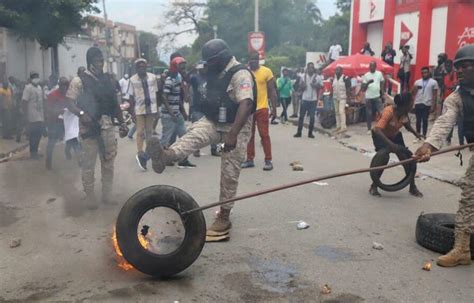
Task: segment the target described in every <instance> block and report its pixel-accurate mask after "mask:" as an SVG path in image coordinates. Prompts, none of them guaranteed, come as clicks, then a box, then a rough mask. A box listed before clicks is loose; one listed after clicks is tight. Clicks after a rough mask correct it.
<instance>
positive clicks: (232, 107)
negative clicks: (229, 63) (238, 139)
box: [202, 64, 257, 123]
mask: <svg viewBox="0 0 474 303" xmlns="http://www.w3.org/2000/svg"><path fill="white" fill-rule="evenodd" d="M240 70H247V71H248V72H249V73H250V75H252V81H253V97H254V98H253V101H254V104H253V110H252V113H254V112H255V111H256V109H257V83H256V82H255V77H254V76H253V74H252V72H251V71H250V70H249V69H248V68H247V67H246V66H245V65H243V64H239V65H236V66H234V67H232V68H230V69H229V70H228V71H227V72H226V73H225V74H224V77H223V78H217V77H216V78H212V77H209V78H208V80H207V98H205V99H204V100H202V112H203V113H204V115H205V116H206V118H207V119H209V120H211V121H213V122H218V121H219V108H220V107H225V108H226V122H225V123H233V122H234V121H235V116H236V115H237V110H238V109H239V104H238V103H237V102H235V101H233V100H232V99H231V98H230V96H229V93H228V92H227V88H228V87H229V84H230V81H231V80H232V77H233V76H234V75H235V73H237V72H238V71H240Z"/></svg>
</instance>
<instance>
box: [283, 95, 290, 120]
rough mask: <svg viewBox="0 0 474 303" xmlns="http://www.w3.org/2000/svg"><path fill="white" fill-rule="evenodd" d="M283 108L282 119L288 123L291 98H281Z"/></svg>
mask: <svg viewBox="0 0 474 303" xmlns="http://www.w3.org/2000/svg"><path fill="white" fill-rule="evenodd" d="M280 103H281V106H282V107H283V112H282V113H281V116H280V117H281V118H284V119H285V121H288V112H287V110H288V105H290V104H291V97H288V98H280Z"/></svg>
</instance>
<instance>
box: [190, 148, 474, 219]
mask: <svg viewBox="0 0 474 303" xmlns="http://www.w3.org/2000/svg"><path fill="white" fill-rule="evenodd" d="M465 148H474V143H470V144H466V145H459V146H453V147H450V148H446V149H443V150H439V151H436V152H434V153H432V154H431V156H432V157H433V156H437V155H441V154H445V153H448V152H453V151H456V150H462V149H465ZM418 160H419V158H409V159H406V160H402V161H399V162H396V163H392V164H388V165H384V166H377V167H371V168H365V169H358V170H352V171H346V172H341V173H335V174H331V175H326V176H321V177H317V178H313V179H309V180H303V181H298V182H294V183H290V184H286V185H281V186H277V187H273V188H269V189H264V190H261V191H257V192H253V193H249V194H245V195H242V196H238V197H235V198H231V199H228V200H225V201H219V202H215V203H211V204H208V205H204V206H201V207H198V208H194V209H190V210H187V211H184V212H182V213H181V215H182V216H183V215H189V214H192V213H194V212H197V211H202V210H205V209H209V208H212V207H215V206H219V205H224V204H228V203H231V202H235V201H240V200H245V199H248V198H253V197H257V196H261V195H265V194H268V193H272V192H275V191H280V190H283V189H288V188H292V187H297V186H301V185H305V184H308V183H313V182H318V181H322V180H328V179H333V178H338V177H343V176H348V175H354V174H361V173H368V172H372V171H381V170H385V169H388V168H392V167H395V166H399V165H403V164H407V163H410V162H413V161H417V162H418Z"/></svg>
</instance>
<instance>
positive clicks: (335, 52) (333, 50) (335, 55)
mask: <svg viewBox="0 0 474 303" xmlns="http://www.w3.org/2000/svg"><path fill="white" fill-rule="evenodd" d="M341 52H342V47H341V46H340V45H339V44H335V45H331V47H330V48H329V59H331V60H337V59H339V56H340V54H341Z"/></svg>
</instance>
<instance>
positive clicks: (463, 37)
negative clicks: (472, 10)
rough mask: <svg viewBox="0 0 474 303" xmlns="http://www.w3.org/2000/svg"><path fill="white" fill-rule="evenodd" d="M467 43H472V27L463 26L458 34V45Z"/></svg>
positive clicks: (473, 36)
mask: <svg viewBox="0 0 474 303" xmlns="http://www.w3.org/2000/svg"><path fill="white" fill-rule="evenodd" d="M467 44H474V27H465V28H464V30H463V31H462V33H461V34H460V35H458V47H463V46H465V45H467Z"/></svg>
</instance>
